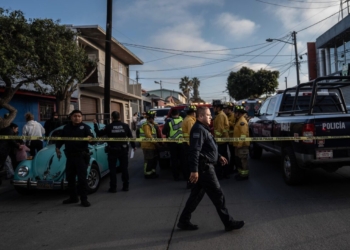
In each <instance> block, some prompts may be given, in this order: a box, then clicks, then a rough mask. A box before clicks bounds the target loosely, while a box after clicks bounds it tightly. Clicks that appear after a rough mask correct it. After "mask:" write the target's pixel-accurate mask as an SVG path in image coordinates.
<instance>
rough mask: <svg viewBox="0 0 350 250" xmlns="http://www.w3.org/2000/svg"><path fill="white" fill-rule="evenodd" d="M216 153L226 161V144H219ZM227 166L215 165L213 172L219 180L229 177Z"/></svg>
mask: <svg viewBox="0 0 350 250" xmlns="http://www.w3.org/2000/svg"><path fill="white" fill-rule="evenodd" d="M218 152H219V154H220V155H221V156H223V157H225V158H226V159H227V160H228V152H227V143H220V144H218ZM229 168H230V167H229V166H228V164H226V165H225V166H221V164H217V165H216V168H215V171H216V175H217V177H218V178H219V179H222V178H223V177H224V176H228V175H230V170H229Z"/></svg>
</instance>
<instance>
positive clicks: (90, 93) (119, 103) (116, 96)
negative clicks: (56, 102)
mask: <svg viewBox="0 0 350 250" xmlns="http://www.w3.org/2000/svg"><path fill="white" fill-rule="evenodd" d="M70 28H72V29H74V30H76V31H77V32H78V33H79V36H78V43H79V44H80V45H82V46H83V47H84V49H85V50H86V52H87V54H88V56H89V58H90V59H91V60H96V61H97V70H96V71H95V72H94V73H93V74H92V75H91V77H90V78H89V79H87V80H86V81H85V82H84V83H82V84H81V85H80V87H79V90H78V106H79V108H80V109H81V110H82V112H83V113H103V110H104V108H103V105H104V101H103V100H104V77H105V65H104V63H105V41H106V32H105V31H104V30H103V29H102V28H101V27H99V26H98V25H89V26H71V27H70ZM111 56H112V58H111V88H110V98H111V103H110V110H111V111H118V112H120V113H121V120H122V121H123V122H126V123H129V124H130V118H131V117H132V114H133V113H135V112H140V111H141V106H142V96H141V84H139V83H137V82H136V81H134V80H132V79H130V78H129V66H130V65H141V64H143V62H142V61H141V60H140V59H139V58H138V57H137V56H136V55H134V54H133V53H132V52H131V51H130V50H128V49H127V48H126V47H124V46H123V45H122V44H120V43H119V42H118V41H117V40H116V39H114V38H112V44H111ZM87 118H88V119H89V117H87ZM91 119H93V117H91Z"/></svg>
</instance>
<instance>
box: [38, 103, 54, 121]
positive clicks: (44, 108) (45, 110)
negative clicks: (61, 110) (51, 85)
mask: <svg viewBox="0 0 350 250" xmlns="http://www.w3.org/2000/svg"><path fill="white" fill-rule="evenodd" d="M54 109H55V104H54V103H53V102H39V112H40V117H39V118H40V121H47V120H49V119H50V118H51V115H52V112H54V111H55V110H54Z"/></svg>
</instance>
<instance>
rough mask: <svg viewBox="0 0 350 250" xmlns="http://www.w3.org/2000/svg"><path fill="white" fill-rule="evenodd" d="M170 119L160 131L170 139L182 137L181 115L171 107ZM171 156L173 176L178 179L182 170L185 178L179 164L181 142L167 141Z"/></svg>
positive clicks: (185, 177)
mask: <svg viewBox="0 0 350 250" xmlns="http://www.w3.org/2000/svg"><path fill="white" fill-rule="evenodd" d="M170 115H171V119H169V120H168V121H167V122H166V123H165V124H164V127H163V130H162V133H163V134H164V135H166V137H167V138H170V139H180V138H182V136H183V135H182V121H183V120H182V117H180V116H179V111H178V110H177V109H173V110H172V111H171V114H170ZM168 146H169V150H170V157H171V167H172V170H173V178H174V180H175V181H179V180H180V172H182V174H183V177H184V179H186V180H187V175H186V173H184V171H182V170H183V166H182V164H181V156H182V143H181V142H169V143H168Z"/></svg>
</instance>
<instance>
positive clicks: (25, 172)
mask: <svg viewBox="0 0 350 250" xmlns="http://www.w3.org/2000/svg"><path fill="white" fill-rule="evenodd" d="M28 173H29V169H28V167H27V166H22V167H20V168H19V169H18V171H17V174H18V176H20V177H26V176H27V175H28Z"/></svg>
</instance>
